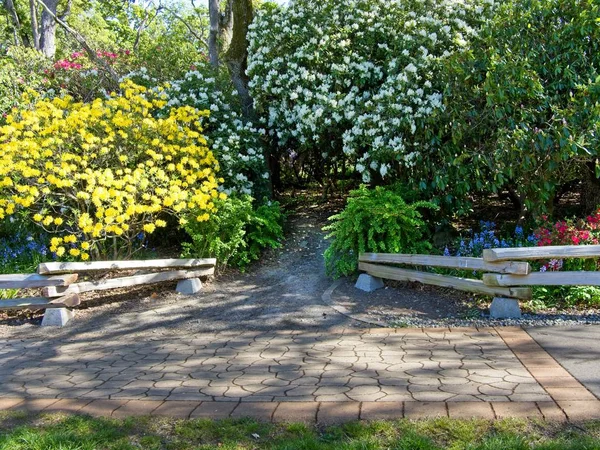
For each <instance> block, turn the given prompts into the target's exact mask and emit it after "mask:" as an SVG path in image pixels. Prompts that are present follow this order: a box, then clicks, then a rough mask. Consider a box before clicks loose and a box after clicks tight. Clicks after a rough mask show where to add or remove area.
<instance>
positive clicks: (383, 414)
mask: <svg viewBox="0 0 600 450" xmlns="http://www.w3.org/2000/svg"><path fill="white" fill-rule="evenodd" d="M402 417H404V402H365V403H363V404H362V405H361V408H360V419H361V420H394V419H401V418H402Z"/></svg>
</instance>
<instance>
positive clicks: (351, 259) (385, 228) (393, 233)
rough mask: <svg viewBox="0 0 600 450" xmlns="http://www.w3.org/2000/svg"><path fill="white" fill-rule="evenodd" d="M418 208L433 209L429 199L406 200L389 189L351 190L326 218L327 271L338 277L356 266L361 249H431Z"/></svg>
mask: <svg viewBox="0 0 600 450" xmlns="http://www.w3.org/2000/svg"><path fill="white" fill-rule="evenodd" d="M420 208H425V209H431V210H436V209H437V206H436V205H434V204H433V203H429V202H423V201H420V202H415V203H412V204H409V203H406V202H405V201H404V199H403V198H402V197H401V196H400V195H399V194H398V193H396V192H395V191H394V190H392V189H386V188H384V187H381V186H379V187H376V188H375V189H368V188H367V187H366V186H364V185H363V186H361V187H360V188H359V189H357V190H354V191H351V192H350V196H349V198H348V202H347V204H346V208H345V209H344V210H343V211H342V212H341V213H340V214H336V215H334V216H332V217H330V218H329V220H330V221H332V224H331V225H328V226H327V227H325V228H324V230H325V231H329V232H330V233H329V234H328V235H327V238H328V239H332V242H331V245H330V246H329V248H328V249H327V250H325V268H326V271H327V274H328V275H330V276H333V277H334V278H338V277H340V276H343V275H352V274H353V273H355V272H356V271H357V269H358V255H359V253H363V252H377V253H422V252H426V251H428V250H430V249H431V244H430V243H429V241H428V236H427V225H426V223H425V221H424V220H423V216H422V215H421V213H420V212H419V209H420Z"/></svg>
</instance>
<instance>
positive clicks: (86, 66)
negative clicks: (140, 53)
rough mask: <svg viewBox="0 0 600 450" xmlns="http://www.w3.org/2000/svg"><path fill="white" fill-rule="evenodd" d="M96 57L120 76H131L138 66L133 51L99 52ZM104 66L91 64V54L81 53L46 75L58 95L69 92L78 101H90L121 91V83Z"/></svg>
mask: <svg viewBox="0 0 600 450" xmlns="http://www.w3.org/2000/svg"><path fill="white" fill-rule="evenodd" d="M96 56H97V57H98V58H99V59H100V60H101V61H102V62H103V63H104V64H106V65H107V66H110V67H111V68H112V69H113V70H114V71H115V72H116V73H117V74H119V75H122V74H125V73H127V72H129V71H130V70H131V69H132V67H134V65H135V62H134V59H133V57H132V55H131V52H130V51H129V50H119V51H118V52H112V51H106V50H98V51H97V52H96ZM102 66H103V64H97V63H96V62H95V61H93V60H91V59H90V58H89V56H88V55H87V53H85V52H83V51H78V52H73V53H71V54H70V55H69V56H67V57H65V58H63V59H59V60H57V61H56V62H55V63H54V64H53V66H52V67H51V68H50V69H47V70H46V71H45V76H46V77H47V78H48V80H49V82H50V84H51V86H52V87H53V88H54V90H55V91H57V92H59V91H60V92H66V93H68V94H69V95H71V96H73V97H74V98H76V99H79V100H83V101H89V100H91V99H92V98H95V97H99V96H104V95H107V94H110V93H111V92H113V91H114V90H116V89H118V85H117V83H116V82H115V81H114V80H113V79H111V77H110V76H109V74H108V73H107V72H106V70H105V69H104V68H103V67H102Z"/></svg>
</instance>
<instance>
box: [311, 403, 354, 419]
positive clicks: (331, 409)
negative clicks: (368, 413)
mask: <svg viewBox="0 0 600 450" xmlns="http://www.w3.org/2000/svg"><path fill="white" fill-rule="evenodd" d="M359 416H360V403H358V402H339V403H321V405H320V407H319V411H318V413H317V422H318V423H320V424H324V425H329V424H336V423H344V422H350V421H354V420H358V419H359Z"/></svg>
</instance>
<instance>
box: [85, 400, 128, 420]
mask: <svg viewBox="0 0 600 450" xmlns="http://www.w3.org/2000/svg"><path fill="white" fill-rule="evenodd" d="M127 402H128V400H94V401H92V402H90V403H88V404H87V405H85V406H84V407H83V408H82V409H81V410H80V412H81V413H83V414H89V415H90V416H94V417H110V416H111V415H112V413H113V411H115V410H116V409H118V408H120V407H121V406H123V405H124V404H125V403H127Z"/></svg>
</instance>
